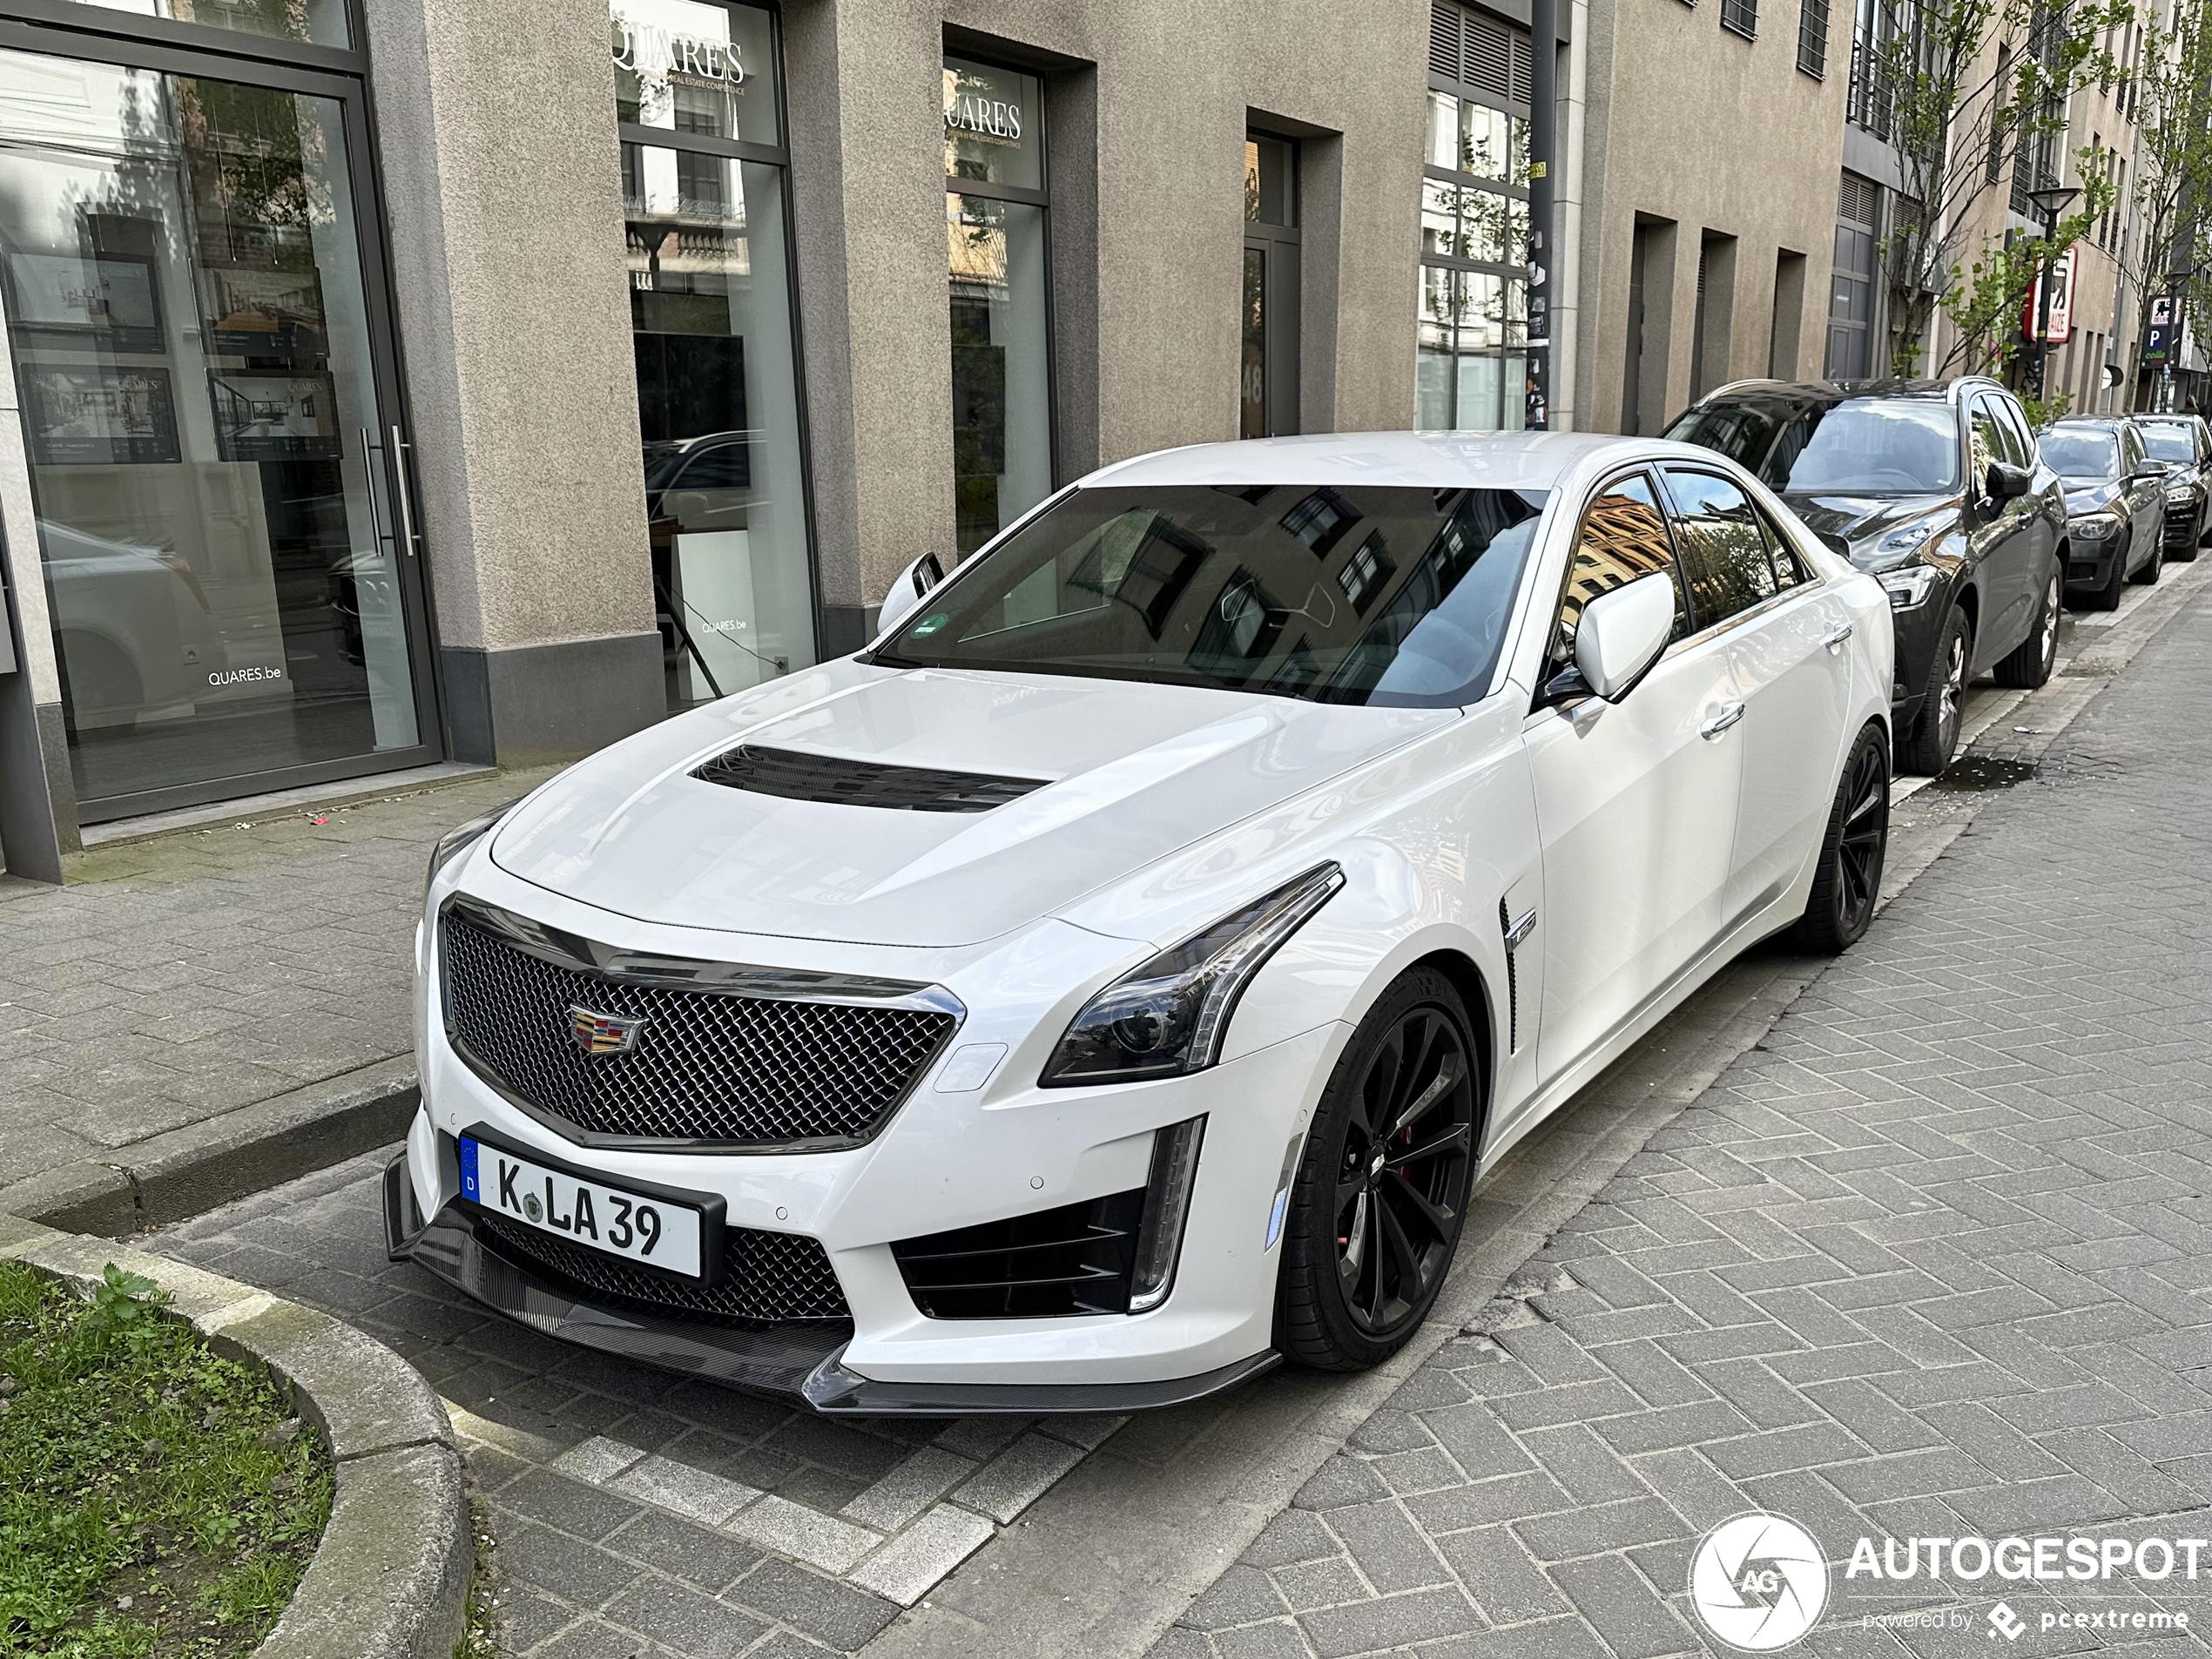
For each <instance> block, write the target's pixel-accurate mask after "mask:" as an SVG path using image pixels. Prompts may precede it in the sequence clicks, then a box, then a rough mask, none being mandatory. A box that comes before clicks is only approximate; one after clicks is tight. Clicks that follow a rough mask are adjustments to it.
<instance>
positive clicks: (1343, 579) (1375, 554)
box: [1337, 530, 1397, 617]
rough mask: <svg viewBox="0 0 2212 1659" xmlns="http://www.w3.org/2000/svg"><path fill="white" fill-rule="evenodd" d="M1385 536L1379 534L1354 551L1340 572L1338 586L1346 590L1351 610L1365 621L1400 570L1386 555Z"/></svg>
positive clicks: (1377, 532) (1338, 573)
mask: <svg viewBox="0 0 2212 1659" xmlns="http://www.w3.org/2000/svg"><path fill="white" fill-rule="evenodd" d="M1385 546H1386V543H1384V541H1383V533H1382V532H1381V531H1380V530H1377V531H1375V532H1374V534H1372V536H1368V538H1367V539H1366V541H1364V542H1362V543H1359V546H1358V547H1356V548H1354V549H1353V550H1352V556H1351V557H1350V558H1348V559H1346V560H1345V562H1344V569H1342V570H1339V571H1338V572H1337V586H1339V588H1342V589H1343V590H1344V597H1345V598H1347V599H1349V600H1351V601H1352V610H1354V611H1355V612H1356V613H1357V614H1359V615H1360V616H1362V617H1364V616H1366V614H1367V608H1368V606H1370V605H1372V604H1373V603H1374V602H1375V596H1376V595H1377V594H1379V593H1380V592H1381V591H1382V585H1383V583H1385V582H1386V581H1388V580H1389V579H1390V577H1391V575H1392V573H1393V571H1394V570H1395V569H1396V568H1397V567H1395V566H1394V565H1393V564H1392V563H1391V562H1390V559H1389V557H1388V556H1387V555H1386V552H1385Z"/></svg>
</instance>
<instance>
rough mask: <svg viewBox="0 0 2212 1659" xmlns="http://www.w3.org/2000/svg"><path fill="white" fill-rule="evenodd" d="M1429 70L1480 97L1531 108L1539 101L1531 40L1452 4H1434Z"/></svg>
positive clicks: (1442, 0) (1430, 19)
mask: <svg viewBox="0 0 2212 1659" xmlns="http://www.w3.org/2000/svg"><path fill="white" fill-rule="evenodd" d="M1428 67H1429V72H1430V73H1431V74H1432V75H1436V76H1440V77H1441V78H1443V79H1445V80H1447V81H1453V82H1456V83H1458V84H1459V85H1460V86H1461V87H1464V88H1466V89H1467V91H1471V92H1474V93H1475V94H1477V95H1478V96H1480V97H1487V98H1501V99H1504V100H1506V101H1507V102H1510V103H1517V104H1526V103H1527V102H1528V101H1529V100H1530V98H1533V97H1534V87H1533V78H1534V62H1533V59H1532V57H1531V54H1530V51H1529V44H1528V37H1527V35H1526V34H1525V33H1523V32H1522V31H1521V30H1517V29H1514V28H1512V27H1510V26H1508V25H1507V24H1502V23H1500V22H1498V21H1496V20H1495V19H1494V18H1491V17H1486V16H1484V15H1483V14H1482V13H1480V12H1477V11H1470V10H1467V9H1466V8H1465V7H1463V6H1458V5H1453V4H1452V3H1450V0H1430V4H1429V9H1428Z"/></svg>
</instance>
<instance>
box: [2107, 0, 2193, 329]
mask: <svg viewBox="0 0 2212 1659" xmlns="http://www.w3.org/2000/svg"><path fill="white" fill-rule="evenodd" d="M2135 98H2136V108H2135V122H2136V128H2135V132H2136V150H2135V184H2134V190H2133V191H2132V192H2130V194H2131V195H2132V196H2133V197H2134V206H2135V210H2136V212H2137V214H2138V216H2139V222H2140V223H2141V226H2142V235H2141V238H2140V239H2138V240H2137V241H2136V243H2135V245H2134V247H2133V248H2131V249H2130V250H2129V259H2128V268H2127V271H2126V274H2127V275H2128V276H2129V277H2131V278H2132V279H2133V280H2134V283H2135V285H2136V289H2137V291H2138V292H2139V293H2143V294H2146V295H2148V294H2154V293H2171V292H2173V290H2174V286H2175V285H2174V284H2173V282H2172V281H2171V280H2170V279H2169V276H2168V273H2171V272H2176V271H2188V272H2189V273H2191V274H2190V277H2189V280H2188V283H2187V284H2186V286H2185V287H2184V289H2183V298H2184V300H2185V302H2186V305H2187V309H2188V317H2189V320H2190V321H2191V322H2192V323H2193V324H2194V325H2195V333H2196V336H2197V338H2198V339H2200V340H2202V339H2205V338H2207V334H2206V325H2207V323H2208V322H2209V321H2212V278H2209V277H2208V273H2205V272H2202V271H2200V270H2197V269H2196V268H2195V267H2196V266H2197V262H2198V260H2197V255H2198V252H2199V240H2200V238H2201V237H2202V233H2203V229H2204V224H2203V219H2204V215H2205V212H2206V211H2207V209H2208V208H2209V207H2212V20H2209V19H2208V16H2207V7H2206V0H2181V3H2179V4H2178V5H2177V6H2176V7H2175V11H2174V17H2173V22H2172V24H2171V25H2170V26H2168V24H2166V23H2165V21H2164V20H2163V19H2161V17H2158V16H2156V15H2155V14H2154V15H2153V16H2152V17H2151V18H2150V20H2149V24H2148V28H2147V29H2146V30H2145V31H2144V35H2143V55H2142V67H2141V75H2140V78H2139V79H2138V80H2137V82H2136V85H2135Z"/></svg>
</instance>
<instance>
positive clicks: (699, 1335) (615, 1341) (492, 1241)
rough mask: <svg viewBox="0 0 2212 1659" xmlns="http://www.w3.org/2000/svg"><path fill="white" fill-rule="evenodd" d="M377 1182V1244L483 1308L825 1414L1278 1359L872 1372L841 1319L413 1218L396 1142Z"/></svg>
mask: <svg viewBox="0 0 2212 1659" xmlns="http://www.w3.org/2000/svg"><path fill="white" fill-rule="evenodd" d="M383 1187H384V1192H383V1196H384V1243H385V1247H386V1249H387V1250H388V1251H389V1253H390V1255H391V1258H392V1259H393V1260H394V1261H411V1262H413V1263H415V1264H416V1265H417V1266H419V1267H421V1268H423V1269H425V1270H427V1271H429V1272H431V1273H434V1274H435V1275H436V1276H437V1277H438V1278H442V1279H443V1280H444V1281H445V1282H446V1283H447V1284H448V1285H452V1286H453V1287H454V1288H455V1289H456V1290H458V1291H462V1292H463V1293H464V1294H466V1295H468V1296H469V1297H471V1298H474V1299H475V1300H476V1301H478V1302H481V1303H482V1304H483V1305H485V1306H486V1307H488V1308H490V1309H491V1310H492V1311H493V1312H496V1313H501V1314H503V1315H505V1316H506V1317H507V1318H510V1319H513V1320H515V1321H516V1323H517V1324H520V1325H529V1327H530V1328H531V1329H532V1330H534V1331H540V1332H543V1333H544V1334H545V1335H547V1336H550V1337H553V1338H555V1339H558V1340H560V1341H563V1342H571V1343H574V1344H576V1345H577V1346H578V1347H583V1348H591V1349H596V1350H597V1351H598V1352H602V1353H610V1354H616V1355H619V1356H620V1357H621V1358H623V1359H633V1360H636V1361H637V1362H638V1363H639V1364H641V1365H648V1366H658V1367H659V1368H660V1369H661V1370H664V1371H673V1372H683V1373H685V1374H687V1375H691V1376H697V1377H705V1378H709V1379H712V1380H714V1381H716V1382H720V1383H726V1384H728V1385H730V1386H732V1387H736V1388H743V1389H746V1390H749V1391H752V1392H754V1393H764V1394H772V1395H774V1396H776V1397H778V1398H779V1399H783V1400H784V1401H785V1402H786V1404H791V1405H797V1406H805V1407H806V1409H808V1410H810V1411H813V1412H818V1413H821V1414H823V1415H825V1416H846V1417H891V1416H905V1417H969V1416H976V1415H984V1414H990V1413H1020V1414H1022V1415H1023V1416H1042V1415H1047V1414H1051V1413H1084V1412H1089V1413H1125V1412H1135V1411H1145V1410H1150V1409H1152V1408H1154V1407H1157V1406H1181V1405H1184V1404H1186V1403H1188V1402H1189V1401H1191V1400H1194V1399H1204V1398H1205V1397H1206V1396H1207V1395H1209V1394H1216V1393H1220V1392H1221V1391H1222V1390H1224V1389H1225V1388H1233V1387H1235V1386H1237V1385H1238V1383H1242V1382H1246V1381H1249V1380H1250V1379H1252V1378H1254V1377H1257V1376H1258V1375H1260V1374H1261V1373H1262V1372H1267V1371H1271V1370H1272V1369H1273V1368H1274V1367H1275V1366H1277V1365H1278V1364H1280V1363H1281V1359H1282V1356H1281V1355H1279V1354H1278V1353H1276V1352H1274V1351H1273V1350H1268V1351H1267V1352H1263V1353H1258V1354H1254V1355H1252V1356H1251V1358H1250V1359H1242V1360H1239V1361H1238V1362H1237V1363H1235V1364H1234V1365H1229V1366H1222V1367H1221V1368H1219V1369H1218V1370H1216V1371H1209V1372H1201V1373H1200V1374H1199V1375H1197V1376H1195V1377H1179V1378H1175V1379H1170V1380H1169V1381H1165V1382H1142V1383H919V1382H879V1381H876V1380H875V1379H873V1378H868V1377H863V1376H860V1374H859V1373H857V1372H851V1371H847V1370H846V1369H845V1367H844V1366H842V1365H840V1363H839V1360H840V1358H841V1357H842V1356H843V1354H844V1352H845V1345H846V1342H847V1341H848V1340H849V1339H850V1338H851V1337H852V1334H853V1327H852V1325H850V1324H849V1323H847V1322H846V1321H844V1320H832V1319H824V1320H806V1321H794V1322H792V1323H789V1324H782V1325H725V1324H717V1323H713V1322H710V1321H707V1320H704V1319H692V1318H679V1317H675V1316H661V1315H656V1314H654V1313H652V1312H648V1311H646V1310H644V1309H641V1308H637V1307H635V1306H632V1305H627V1304H625V1305H620V1306H614V1305H608V1306H601V1305H595V1304H593V1303H591V1302H589V1301H584V1300H582V1299H580V1294H581V1293H580V1292H579V1291H576V1290H574V1289H571V1288H570V1287H568V1286H566V1285H563V1284H562V1283H561V1282H559V1281H556V1280H555V1279H553V1278H549V1277H547V1276H546V1275H545V1274H544V1273H543V1271H540V1270H538V1269H536V1268H535V1267H534V1266H528V1265H524V1264H521V1263H518V1262H516V1261H515V1260H513V1259H512V1258H509V1257H508V1256H507V1255H505V1254H503V1253H502V1251H501V1249H500V1245H499V1241H498V1240H497V1239H496V1238H486V1237H483V1236H481V1235H479V1233H478V1232H477V1231H476V1229H475V1224H474V1223H473V1222H472V1221H471V1220H470V1218H469V1215H468V1212H467V1211H465V1210H464V1209H462V1206H461V1205H460V1204H458V1203H455V1204H448V1205H447V1206H446V1207H445V1208H444V1209H443V1210H442V1211H439V1212H438V1214H437V1215H435V1216H434V1217H431V1218H430V1219H429V1220H428V1221H427V1222H426V1221H424V1220H423V1219H422V1217H421V1214H420V1212H419V1211H417V1210H416V1208H415V1195H414V1192H413V1190H412V1184H411V1183H409V1181H408V1176H407V1159H406V1155H405V1154H404V1153H402V1154H400V1155H397V1156H395V1157H394V1158H393V1159H392V1161H391V1162H390V1163H388V1164H386V1165H385V1166H384V1184H383Z"/></svg>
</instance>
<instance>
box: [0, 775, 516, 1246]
mask: <svg viewBox="0 0 2212 1659" xmlns="http://www.w3.org/2000/svg"><path fill="white" fill-rule="evenodd" d="M544 775H545V774H544V773H543V772H536V773H523V774H510V775H504V776H499V777H493V778H489V779H483V780H482V781H471V782H467V783H461V784H455V785H453V786H448V787H445V788H440V789H433V790H428V791H424V792H418V793H415V794H411V795H408V796H406V797H404V798H402V799H389V800H381V801H375V802H372V803H368V804H365V805H361V806H352V807H347V808H339V809H334V810H331V811H329V812H328V813H307V812H302V811H300V810H297V809H293V810H291V811H287V812H286V813H282V814H281V815H280V816H276V817H273V818H270V819H264V820H260V821H254V822H251V823H249V822H246V821H245V820H244V819H239V820H228V819H226V820H224V821H222V822H220V823H219V824H218V825H217V826H213V827H212V828H208V829H206V830H202V831H198V832H192V833H182V834H175V835H169V836H165V837H163V838H162V839H160V840H152V841H145V842H142V843H139V844H137V845H126V846H116V847H112V848H110V849H107V850H105V851H98V852H92V853H86V854H84V856H83V857H81V858H76V859H72V860H71V861H70V865H71V867H70V873H69V874H70V885H68V886H67V887H31V886H30V885H28V884H26V883H21V882H14V883H7V884H4V885H0V1022H4V1023H5V1024H6V1026H7V1028H8V1029H9V1033H10V1049H9V1060H8V1064H7V1065H6V1066H5V1067H0V1124H4V1125H5V1126H6V1132H5V1133H4V1134H0V1208H6V1207H8V1194H7V1190H6V1189H7V1188H8V1186H9V1185H10V1184H11V1183H16V1182H20V1181H23V1180H24V1179H26V1178H28V1177H32V1176H37V1175H40V1174H42V1173H46V1172H49V1171H55V1170H60V1169H61V1168H62V1167H63V1166H64V1165H70V1164H73V1163H80V1162H82V1161H85V1160H92V1161H105V1160H108V1159H111V1158H114V1157H117V1155H118V1150H119V1149H122V1148H125V1147H132V1146H137V1145H139V1144H142V1143H145V1142H146V1141H147V1140H148V1139H149V1138H150V1137H152V1136H160V1135H164V1134H173V1132H175V1131H177V1130H187V1129H190V1128H192V1127H193V1126H197V1125H204V1124H207V1123H211V1122H212V1120H215V1119H218V1118H219V1117H220V1116H222V1115H223V1114H225V1113H227V1112H234V1111H237V1110H238V1109H240V1108H243V1107H247V1106H252V1105H254V1104H256V1103H262V1102H266V1101H269V1100H271V1099H273V1098H276V1097H279V1096H285V1095H287V1094H289V1093H292V1092H293V1091H297V1090H300V1089H303V1088H308V1087H313V1086H316V1085H324V1084H328V1083H330V1082H332V1081H333V1080H336V1079H342V1078H344V1077H346V1076H348V1075H349V1074H353V1073H355V1072H359V1071H361V1070H362V1069H364V1068H368V1067H372V1066H375V1065H377V1064H379V1063H381V1062H391V1061H394V1060H396V1059H400V1058H401V1057H402V1056H409V1055H411V1053H412V1049H413V1046H414V1037H413V1033H412V1031H411V1029H410V1027H409V1023H408V986H409V983H410V976H411V974H412V969H413V965H412V960H411V954H410V948H409V941H410V940H411V939H412V938H413V935H414V928H415V903H416V900H417V899H418V898H419V897H420V895H421V891H422V872H423V867H424V862H425V860H427V858H428V852H429V846H430V844H431V843H432V842H433V841H435V840H437V838H438V837H439V836H440V835H442V834H443V833H445V832H446V831H447V830H448V829H449V828H451V827H452V826H454V825H455V824H458V823H461V822H462V821H463V820H465V819H469V818H471V817H474V816H475V814H476V813H481V812H482V811H483V810H485V808H486V807H488V806H492V805H494V804H496V803H497V802H499V801H503V800H510V799H513V798H514V797H515V796H516V795H518V794H521V793H522V792H523V791H524V790H525V789H527V788H529V786H531V785H532V784H534V783H535V782H536V780H537V779H539V778H540V777H543V776H544ZM316 816H321V817H324V818H325V819H326V820H327V821H325V822H323V823H321V824H316V823H314V822H313V821H312V819H314V817H316Z"/></svg>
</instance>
